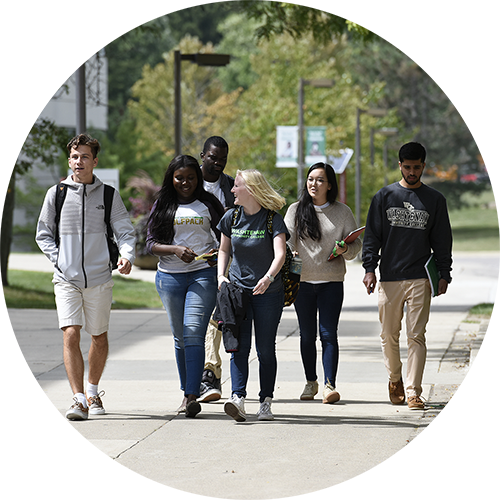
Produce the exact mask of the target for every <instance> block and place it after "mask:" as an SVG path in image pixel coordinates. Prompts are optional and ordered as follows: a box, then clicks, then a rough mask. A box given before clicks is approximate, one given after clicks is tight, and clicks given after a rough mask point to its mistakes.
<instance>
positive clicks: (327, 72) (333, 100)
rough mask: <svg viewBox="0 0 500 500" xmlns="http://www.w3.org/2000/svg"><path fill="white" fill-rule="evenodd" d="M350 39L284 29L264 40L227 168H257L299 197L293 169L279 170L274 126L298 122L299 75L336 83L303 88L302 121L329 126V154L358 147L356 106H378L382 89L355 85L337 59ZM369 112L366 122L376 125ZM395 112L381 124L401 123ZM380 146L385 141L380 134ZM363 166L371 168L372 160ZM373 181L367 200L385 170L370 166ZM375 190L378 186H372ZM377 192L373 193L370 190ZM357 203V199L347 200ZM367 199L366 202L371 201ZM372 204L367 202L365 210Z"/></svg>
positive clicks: (254, 61)
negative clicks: (326, 40) (323, 40)
mask: <svg viewBox="0 0 500 500" xmlns="http://www.w3.org/2000/svg"><path fill="white" fill-rule="evenodd" d="M347 43H348V42H347V40H346V39H345V37H344V39H343V40H338V41H336V42H333V41H330V43H329V44H322V43H319V42H316V41H315V40H314V38H313V37H312V36H304V37H303V38H300V39H294V38H293V37H292V36H290V35H287V34H283V35H277V36H274V37H272V38H271V39H270V40H262V41H261V42H260V43H259V50H258V51H256V52H255V53H254V54H252V56H251V63H252V71H254V72H255V73H256V75H257V78H256V80H255V82H254V83H253V84H252V86H251V87H249V89H248V90H246V91H245V92H244V93H243V94H242V95H241V97H240V99H239V100H238V103H237V110H236V112H235V114H236V115H237V117H238V119H237V122H236V124H235V126H234V127H233V131H234V132H233V133H232V134H231V135H230V136H228V137H227V139H228V141H229V144H230V148H231V153H230V161H229V163H228V167H226V168H227V170H228V172H229V173H234V172H235V170H236V169H238V168H240V169H245V168H258V169H259V170H261V171H263V172H264V173H265V174H266V176H267V177H268V178H269V179H270V180H271V181H272V182H273V183H274V184H275V185H276V186H278V187H280V188H281V192H282V194H283V196H285V197H286V198H287V202H288V203H290V202H292V201H295V200H296V197H297V189H296V187H297V178H296V177H297V172H296V170H295V169H288V168H285V169H277V168H276V167H275V163H276V141H275V138H276V126H277V125H297V123H298V109H297V105H298V85H299V78H301V77H302V78H306V79H309V78H311V79H316V78H330V79H334V80H335V85H334V86H333V87H332V88H312V87H307V86H306V87H305V89H304V90H305V100H304V125H305V126H308V125H311V126H317V125H324V126H326V127H327V128H326V134H327V154H328V155H334V156H339V149H342V148H343V147H351V148H354V135H355V120H356V108H357V107H369V106H370V105H371V106H376V105H377V102H378V100H379V99H380V97H381V96H382V93H383V85H382V84H380V83H377V84H376V85H373V86H371V87H370V88H368V89H367V90H364V89H362V88H361V87H360V86H357V85H353V84H352V75H351V74H350V73H349V72H348V70H347V69H346V68H345V67H344V66H343V65H341V64H340V63H339V58H340V57H341V54H342V53H343V50H344V48H345V45H346V44H347ZM375 123H376V122H375V119H374V118H372V117H366V118H365V119H364V120H363V127H364V128H365V131H366V128H368V127H369V126H371V125H374V124H375ZM397 124H398V121H397V118H396V117H395V116H394V113H391V114H389V115H388V116H387V117H386V118H384V120H383V121H381V123H380V125H379V126H383V125H385V126H397ZM376 145H377V147H378V149H379V150H380V151H381V150H382V145H383V140H382V139H381V138H380V137H377V138H376ZM364 168H366V169H370V168H371V167H370V166H369V165H367V164H366V165H365V166H364ZM367 175H369V178H370V182H369V183H366V185H364V186H363V187H364V193H363V200H368V202H369V199H370V198H371V196H372V195H373V194H374V192H375V191H376V189H375V188H376V187H377V186H379V187H380V186H381V185H382V183H383V172H382V169H381V168H380V169H376V170H375V171H373V170H368V171H367ZM348 180H349V187H350V190H349V192H350V193H354V176H349V177H348ZM373 190H375V191H373ZM372 191H373V192H372ZM348 202H349V203H351V204H352V203H353V202H354V200H353V199H350V200H348ZM368 202H367V203H368ZM367 208H368V206H366V207H365V210H367Z"/></svg>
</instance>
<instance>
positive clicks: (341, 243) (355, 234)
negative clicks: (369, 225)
mask: <svg viewBox="0 0 500 500" xmlns="http://www.w3.org/2000/svg"><path fill="white" fill-rule="evenodd" d="M365 227H366V226H361V227H358V229H355V230H354V231H351V232H350V233H349V234H348V235H347V236H346V237H345V238H344V239H343V240H342V241H339V242H337V244H338V245H339V246H341V247H343V246H344V245H345V244H348V243H352V242H353V241H354V240H355V239H356V238H357V237H358V236H359V235H361V233H362V232H363V231H364V230H365ZM335 246H336V245H335ZM336 254H337V252H336V251H335V248H334V249H333V250H332V253H331V254H330V257H328V262H330V261H331V260H333V259H334V258H335V257H337V255H336Z"/></svg>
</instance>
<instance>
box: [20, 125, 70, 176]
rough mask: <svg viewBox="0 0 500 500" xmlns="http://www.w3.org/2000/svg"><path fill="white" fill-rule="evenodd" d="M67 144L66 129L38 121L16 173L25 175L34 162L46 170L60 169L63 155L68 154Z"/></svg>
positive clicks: (31, 131)
mask: <svg viewBox="0 0 500 500" xmlns="http://www.w3.org/2000/svg"><path fill="white" fill-rule="evenodd" d="M67 143H68V132H67V130H66V129H65V128H63V127H58V126H57V125H56V124H55V123H54V122H53V121H51V120H47V119H41V120H37V121H36V122H35V124H34V125H33V127H32V128H31V130H30V133H29V135H28V137H27V138H26V141H25V142H24V144H23V148H22V150H21V154H20V155H19V157H18V159H17V161H16V165H15V167H14V173H15V174H17V175H23V174H25V173H26V172H28V170H30V169H31V167H32V166H33V163H34V161H36V162H37V164H39V165H40V166H42V167H45V168H54V167H58V165H60V161H59V160H60V158H61V155H66V153H67V150H66V144H67ZM66 156H67V155H66Z"/></svg>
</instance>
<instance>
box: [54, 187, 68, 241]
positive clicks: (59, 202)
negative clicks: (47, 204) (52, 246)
mask: <svg viewBox="0 0 500 500" xmlns="http://www.w3.org/2000/svg"><path fill="white" fill-rule="evenodd" d="M67 191H68V186H67V184H62V183H61V184H58V185H57V188H56V217H55V223H56V229H55V234H54V241H55V242H56V246H57V247H59V241H60V237H59V222H60V221H61V210H62V206H63V205H64V200H65V199H66V192H67Z"/></svg>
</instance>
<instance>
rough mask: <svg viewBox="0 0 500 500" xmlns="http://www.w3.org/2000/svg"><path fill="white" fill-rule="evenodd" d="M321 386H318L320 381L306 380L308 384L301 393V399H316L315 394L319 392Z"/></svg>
mask: <svg viewBox="0 0 500 500" xmlns="http://www.w3.org/2000/svg"><path fill="white" fill-rule="evenodd" d="M318 390H319V386H318V381H317V380H312V381H310V380H308V381H306V385H305V387H304V390H303V391H302V394H301V395H300V399H301V401H311V400H312V399H314V396H316V394H318Z"/></svg>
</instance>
